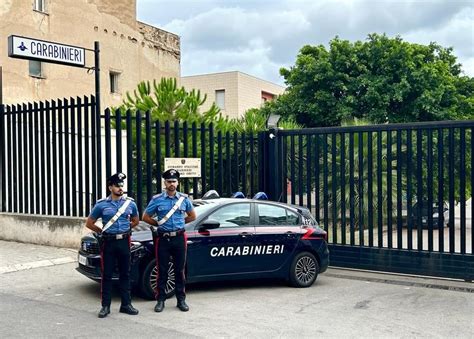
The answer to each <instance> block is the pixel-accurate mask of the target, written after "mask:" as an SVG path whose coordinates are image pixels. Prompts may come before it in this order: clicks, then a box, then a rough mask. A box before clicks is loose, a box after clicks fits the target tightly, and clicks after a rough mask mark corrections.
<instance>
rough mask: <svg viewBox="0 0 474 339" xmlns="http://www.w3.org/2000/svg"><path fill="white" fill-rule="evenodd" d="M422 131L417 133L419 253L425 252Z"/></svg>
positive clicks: (417, 237)
mask: <svg viewBox="0 0 474 339" xmlns="http://www.w3.org/2000/svg"><path fill="white" fill-rule="evenodd" d="M422 132H423V131H422V130H421V129H418V130H417V131H416V196H417V197H416V202H417V204H416V205H417V220H416V229H417V232H416V233H417V235H416V239H417V246H416V249H417V250H418V251H421V250H423V220H422V216H421V215H422V211H423V208H424V201H423V200H424V199H423V161H422V160H423V149H422V142H423V135H422Z"/></svg>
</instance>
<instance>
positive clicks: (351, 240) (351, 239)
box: [349, 132, 355, 246]
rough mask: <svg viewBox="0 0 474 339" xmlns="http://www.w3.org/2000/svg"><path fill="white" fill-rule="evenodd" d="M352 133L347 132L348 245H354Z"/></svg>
mask: <svg viewBox="0 0 474 339" xmlns="http://www.w3.org/2000/svg"><path fill="white" fill-rule="evenodd" d="M354 196H355V192H354V132H349V210H350V244H351V246H354V245H355V213H354V211H355V200H354Z"/></svg>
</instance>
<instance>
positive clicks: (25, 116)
mask: <svg viewBox="0 0 474 339" xmlns="http://www.w3.org/2000/svg"><path fill="white" fill-rule="evenodd" d="M53 103H54V101H53ZM22 110H23V149H22V152H23V187H24V190H23V200H24V211H25V213H30V201H29V199H28V192H29V190H30V175H31V174H32V173H31V172H29V167H28V162H29V160H31V158H30V156H31V152H29V150H28V148H29V146H30V145H29V144H30V142H31V140H30V139H28V130H29V129H30V128H29V127H30V123H31V122H30V121H28V113H29V111H28V106H27V105H26V104H23V109H22ZM0 133H3V131H1V129H0ZM0 147H3V146H0ZM53 160H54V159H53ZM0 171H1V170H0ZM53 178H56V176H54V175H53ZM53 196H55V194H53Z"/></svg>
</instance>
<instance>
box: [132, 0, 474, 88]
mask: <svg viewBox="0 0 474 339" xmlns="http://www.w3.org/2000/svg"><path fill="white" fill-rule="evenodd" d="M137 18H138V20H140V21H143V22H145V23H148V24H151V25H153V26H156V27H158V28H161V29H164V30H166V31H169V32H172V33H175V34H178V35H179V36H180V37H181V75H182V76H187V75H196V74H205V73H216V72H227V71H240V72H244V73H247V74H250V75H253V76H256V77H258V78H261V79H265V80H268V81H271V82H274V83H277V84H280V85H284V79H283V77H281V76H280V73H279V70H280V68H281V67H285V68H289V67H291V66H293V65H294V64H295V61H296V57H297V55H298V52H299V50H300V48H301V47H302V46H304V45H308V44H309V45H320V44H322V45H325V46H326V47H327V46H328V43H329V41H330V40H332V39H333V38H334V37H335V36H336V35H338V36H339V37H340V38H341V39H345V40H349V41H357V40H365V39H366V38H367V35H368V34H370V33H379V34H382V33H386V34H387V35H388V36H389V37H395V36H397V35H399V36H400V37H401V38H402V39H403V40H405V41H409V42H413V43H420V44H429V43H430V42H436V43H438V44H440V45H441V46H443V47H453V49H454V55H456V56H457V58H458V62H460V63H461V64H462V70H463V72H464V74H465V75H468V76H471V77H473V76H474V0H417V1H413V0H398V1H393V0H371V1H370V0H369V1H367V0H291V1H290V0H240V1H235V0H137Z"/></svg>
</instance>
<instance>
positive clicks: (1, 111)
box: [0, 104, 7, 212]
mask: <svg viewBox="0 0 474 339" xmlns="http://www.w3.org/2000/svg"><path fill="white" fill-rule="evenodd" d="M5 120H6V115H5V105H3V104H0V212H6V211H7V207H6V200H7V199H6V198H7V196H6V191H7V185H6V178H7V177H6V172H7V166H6V157H5V146H6V144H7V143H6V137H5V136H6V130H5Z"/></svg>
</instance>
